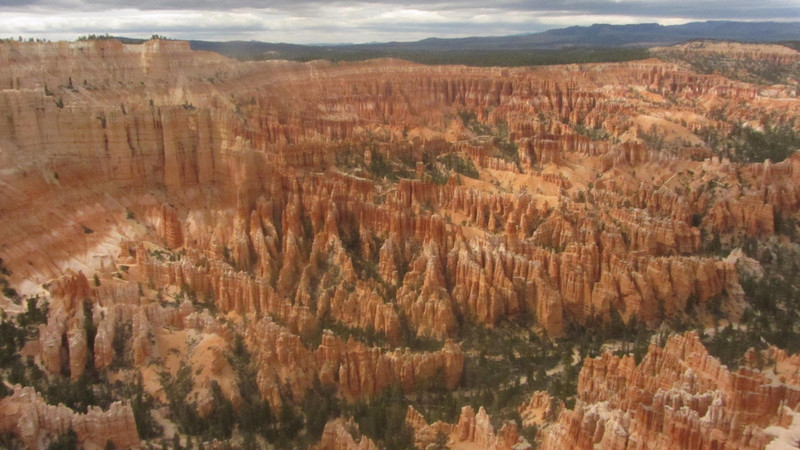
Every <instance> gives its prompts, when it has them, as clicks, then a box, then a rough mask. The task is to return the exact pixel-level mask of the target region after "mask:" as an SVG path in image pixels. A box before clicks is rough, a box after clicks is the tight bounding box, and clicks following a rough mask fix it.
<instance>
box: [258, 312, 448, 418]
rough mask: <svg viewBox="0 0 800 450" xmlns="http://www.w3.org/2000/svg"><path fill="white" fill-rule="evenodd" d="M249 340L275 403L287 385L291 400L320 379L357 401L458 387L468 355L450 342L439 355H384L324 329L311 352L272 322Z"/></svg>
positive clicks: (261, 382) (261, 381)
mask: <svg viewBox="0 0 800 450" xmlns="http://www.w3.org/2000/svg"><path fill="white" fill-rule="evenodd" d="M245 342H246V343H247V345H248V348H249V349H250V351H251V352H252V353H253V355H254V357H255V362H256V366H257V367H258V385H259V389H260V390H261V393H262V395H263V396H264V397H265V398H267V399H268V400H270V403H271V404H281V402H282V399H281V396H280V388H281V387H283V386H285V385H288V387H289V388H290V389H291V391H292V398H294V399H302V398H303V397H304V396H305V394H306V390H307V389H308V388H310V387H311V386H312V382H313V380H314V376H315V375H316V376H318V377H319V380H320V381H321V382H322V383H323V384H328V385H335V386H337V387H338V389H339V394H340V395H342V396H343V397H344V398H346V399H358V398H369V397H372V396H374V395H376V394H378V393H380V392H381V391H383V390H384V389H386V388H387V387H389V386H395V385H399V386H401V387H402V388H403V390H404V391H406V392H412V391H413V390H414V388H415V387H416V386H417V385H418V384H420V383H434V382H441V383H442V384H443V385H444V386H445V387H447V388H448V389H453V388H455V386H456V385H457V384H458V383H459V382H460V380H461V373H462V371H463V368H464V355H463V354H462V353H461V350H460V348H459V347H458V346H457V345H456V344H454V343H452V342H449V341H448V342H446V343H445V345H444V347H443V348H442V350H441V351H439V352H432V353H422V352H410V351H409V350H408V349H406V350H400V349H397V350H395V351H393V352H385V351H382V350H381V349H379V348H377V347H372V348H370V347H367V346H366V345H364V344H363V343H361V342H356V341H354V340H352V339H350V340H348V341H343V340H341V339H339V338H337V337H336V336H334V334H333V333H332V332H330V331H328V330H325V331H323V334H322V342H321V343H320V345H319V347H317V348H316V349H308V348H306V347H305V346H304V345H303V343H302V342H301V340H300V337H299V336H297V335H295V334H292V333H291V332H289V330H288V329H286V328H284V327H281V326H280V325H277V324H276V323H274V322H272V321H270V320H268V319H262V320H261V321H259V322H258V323H256V324H254V325H251V326H250V327H249V328H248V333H247V335H246V340H245Z"/></svg>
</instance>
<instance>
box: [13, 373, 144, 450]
mask: <svg viewBox="0 0 800 450" xmlns="http://www.w3.org/2000/svg"><path fill="white" fill-rule="evenodd" d="M70 428H71V429H72V430H74V431H75V434H76V435H77V436H78V443H79V445H80V446H81V447H82V448H87V449H100V448H105V447H106V446H107V445H108V443H111V444H113V445H114V447H115V448H136V447H138V445H139V434H138V432H137V431H136V422H135V421H134V418H133V410H132V409H131V407H130V405H123V404H121V403H119V402H116V403H112V404H111V406H110V407H109V408H108V410H107V411H102V410H101V409H100V408H96V407H91V408H89V411H88V412H87V413H86V414H79V413H76V412H75V411H73V410H71V409H69V408H67V407H65V406H64V405H58V406H53V405H48V404H46V403H45V401H44V400H43V399H42V398H41V397H40V396H39V395H38V394H37V393H36V392H35V391H34V390H33V389H32V388H27V387H26V388H23V387H20V386H15V387H14V392H13V394H12V395H10V396H8V397H4V398H2V399H0V430H2V431H3V432H9V433H12V434H14V435H15V436H16V437H18V438H19V439H20V440H21V441H22V442H23V443H24V444H25V445H26V446H27V447H28V448H42V447H45V446H46V445H47V443H48V442H52V441H53V440H54V439H56V438H57V437H58V436H61V435H64V434H66V433H67V432H68V430H69V429H70Z"/></svg>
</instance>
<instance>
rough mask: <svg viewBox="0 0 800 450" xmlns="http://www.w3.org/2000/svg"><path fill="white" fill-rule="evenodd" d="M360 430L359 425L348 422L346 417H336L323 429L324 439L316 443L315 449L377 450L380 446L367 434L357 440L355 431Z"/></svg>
mask: <svg viewBox="0 0 800 450" xmlns="http://www.w3.org/2000/svg"><path fill="white" fill-rule="evenodd" d="M349 430H355V431H358V425H356V424H354V423H352V422H346V421H345V420H344V419H336V420H333V421H331V422H328V423H327V424H326V425H325V429H324V430H323V431H322V439H320V441H319V443H318V444H316V445H314V446H313V447H311V448H313V449H318V450H377V449H378V447H377V446H376V445H375V443H374V442H372V440H371V439H370V438H368V437H366V436H363V437H361V439H360V440H358V441H356V440H355V439H354V438H353V432H352V431H349Z"/></svg>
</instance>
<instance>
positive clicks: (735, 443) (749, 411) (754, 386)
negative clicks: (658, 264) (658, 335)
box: [540, 333, 800, 448]
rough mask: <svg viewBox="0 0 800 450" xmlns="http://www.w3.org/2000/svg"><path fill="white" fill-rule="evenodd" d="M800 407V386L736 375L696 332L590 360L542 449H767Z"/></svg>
mask: <svg viewBox="0 0 800 450" xmlns="http://www.w3.org/2000/svg"><path fill="white" fill-rule="evenodd" d="M798 404H800V387H798V386H797V385H795V384H782V383H781V384H776V383H774V382H773V380H772V379H771V378H770V377H769V376H768V374H766V373H763V372H757V371H753V370H751V369H744V368H742V369H739V370H738V371H736V372H730V371H728V369H727V368H726V367H725V366H722V365H721V364H720V363H719V361H718V360H717V359H715V358H713V357H711V356H709V355H708V352H707V351H706V349H705V348H704V347H703V345H702V343H700V340H699V338H698V337H697V335H696V334H695V333H687V334H684V335H675V336H672V337H670V338H669V339H668V340H667V342H666V345H665V346H664V348H660V347H658V346H656V345H654V344H651V346H650V350H649V351H648V353H647V355H645V357H644V359H643V360H642V362H641V363H640V364H639V365H636V364H635V362H634V361H633V357H632V356H624V357H622V358H620V357H617V356H613V355H612V354H610V353H605V354H603V355H602V356H601V357H599V358H596V359H592V358H587V359H586V361H585V362H584V366H583V369H582V370H581V373H580V376H579V378H578V403H577V404H576V406H575V409H574V410H565V411H563V412H562V413H561V414H560V415H559V418H558V421H557V422H556V423H555V424H554V425H552V426H550V427H547V428H545V429H543V430H542V431H541V432H540V437H541V438H542V447H543V448H565V447H567V446H573V447H577V448H589V447H594V448H641V447H642V446H648V447H651V448H674V447H681V448H687V447H698V448H714V447H720V448H723V447H724V448H727V447H732V448H764V446H766V444H767V443H768V442H770V441H771V440H772V436H771V435H770V434H769V433H767V431H766V429H767V428H768V427H770V426H772V425H776V426H780V425H782V426H786V424H785V423H782V417H784V416H783V413H782V411H783V408H785V407H787V408H789V409H794V408H796V407H797V405H798Z"/></svg>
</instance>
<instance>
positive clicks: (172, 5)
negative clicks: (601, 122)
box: [0, 0, 800, 44]
mask: <svg viewBox="0 0 800 450" xmlns="http://www.w3.org/2000/svg"><path fill="white" fill-rule="evenodd" d="M705 20H758V21H765V20H776V21H800V0H759V1H754V0H671V1H669V2H662V1H655V0H564V1H556V0H528V1H525V0H498V1H490V0H458V1H455V0H439V1H437V0H433V1H422V0H411V1H406V2H391V1H389V0H363V1H321V0H277V1H268V0H0V37H12V36H13V37H16V36H22V37H24V38H29V37H37V38H46V39H50V40H60V39H68V40H71V39H75V38H76V37H78V36H80V35H86V34H92V33H94V34H105V33H109V34H113V35H120V36H130V37H149V36H151V35H152V34H161V35H166V36H168V37H171V38H177V39H204V40H234V39H242V40H260V41H268V42H291V43H300V44H307V43H344V42H352V43H359V42H386V41H415V40H419V39H424V38H427V37H465V36H499V35H508V34H519V33H531V32H538V31H544V30H547V29H550V28H561V27H565V26H572V25H591V24H593V23H611V24H630V23H651V22H657V23H660V24H663V25H672V24H681V23H686V22H693V21H705Z"/></svg>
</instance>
